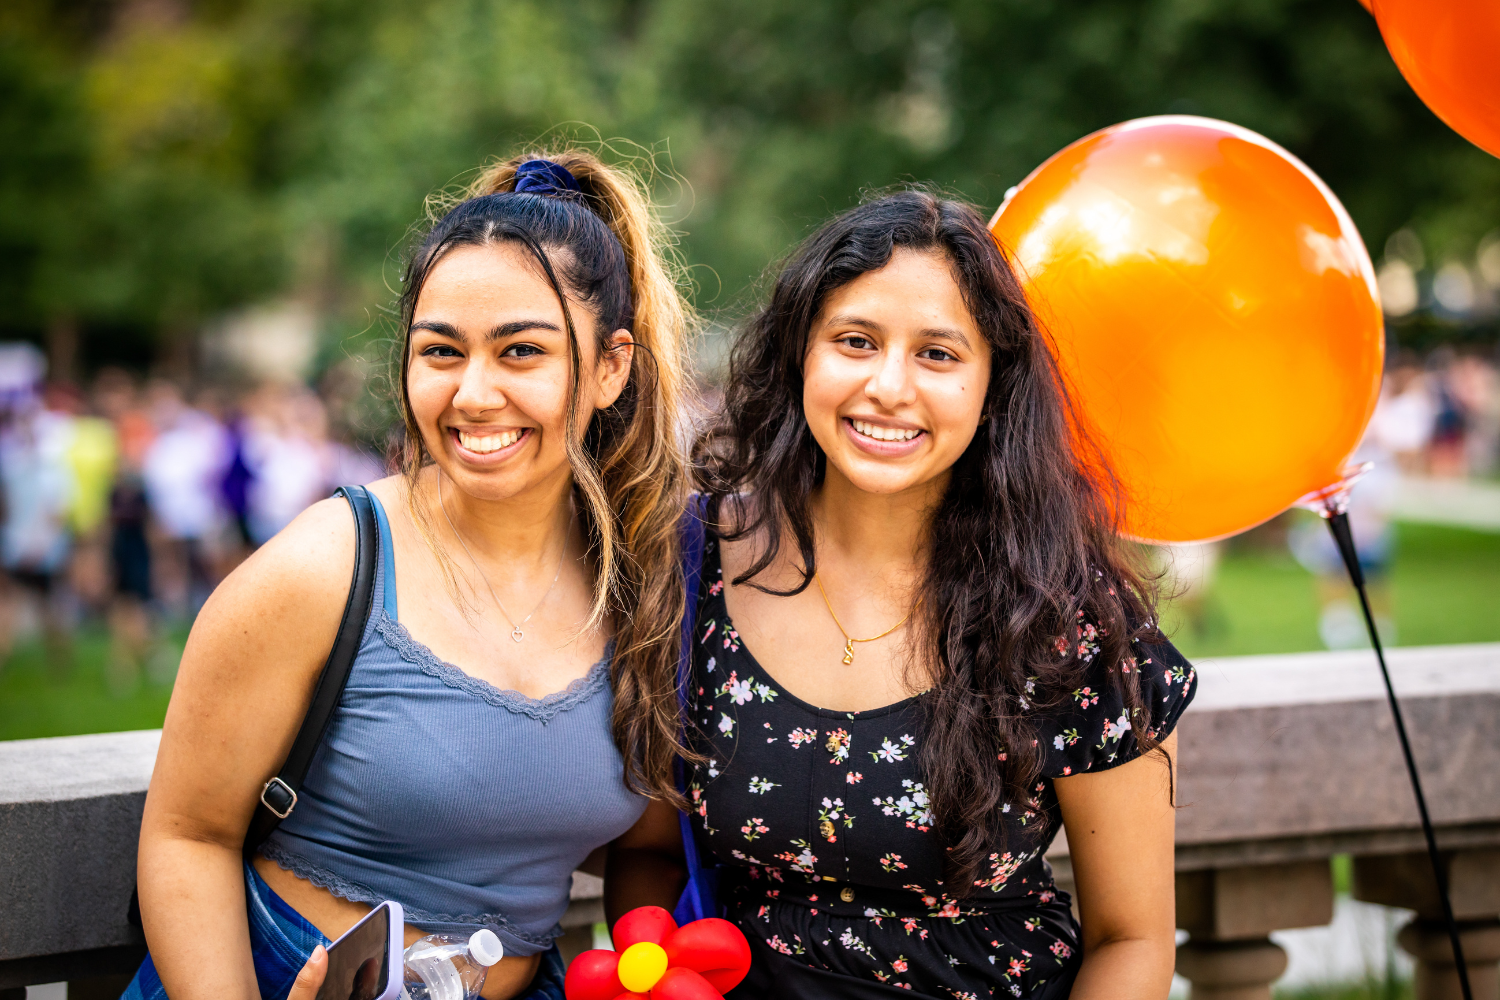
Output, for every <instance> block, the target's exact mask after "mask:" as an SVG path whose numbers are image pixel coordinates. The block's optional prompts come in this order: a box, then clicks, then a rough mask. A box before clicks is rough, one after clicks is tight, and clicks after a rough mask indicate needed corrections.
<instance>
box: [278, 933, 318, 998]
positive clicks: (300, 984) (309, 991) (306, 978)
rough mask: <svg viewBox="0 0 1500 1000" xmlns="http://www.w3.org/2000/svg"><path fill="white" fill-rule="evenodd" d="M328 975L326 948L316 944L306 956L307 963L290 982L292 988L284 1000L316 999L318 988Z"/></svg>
mask: <svg viewBox="0 0 1500 1000" xmlns="http://www.w3.org/2000/svg"><path fill="white" fill-rule="evenodd" d="M327 975H328V949H326V948H324V947H323V946H322V945H318V946H317V947H316V948H314V949H313V953H312V954H311V955H309V956H307V964H306V965H304V966H303V967H302V971H301V972H299V973H297V978H296V980H295V981H294V982H293V983H292V989H291V991H290V992H289V993H287V995H286V1000H316V998H317V995H318V989H319V988H320V987H321V986H322V985H323V979H324V978H325V977H326V976H327Z"/></svg>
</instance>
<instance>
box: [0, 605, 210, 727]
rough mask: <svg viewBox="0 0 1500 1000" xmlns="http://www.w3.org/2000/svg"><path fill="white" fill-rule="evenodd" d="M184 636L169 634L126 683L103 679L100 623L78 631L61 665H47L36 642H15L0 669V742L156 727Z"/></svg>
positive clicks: (105, 652)
mask: <svg viewBox="0 0 1500 1000" xmlns="http://www.w3.org/2000/svg"><path fill="white" fill-rule="evenodd" d="M184 638H186V634H185V633H181V632H180V631H179V634H176V635H172V636H169V637H168V639H167V640H166V641H165V642H163V644H162V648H161V649H160V651H159V652H158V654H157V660H156V664H155V667H154V669H152V670H151V671H147V672H143V676H141V677H140V678H138V679H136V680H135V681H134V682H133V683H127V684H121V683H119V682H116V683H115V684H111V683H110V682H109V681H108V679H107V677H106V670H105V665H106V662H107V660H108V658H109V635H108V633H107V632H106V631H105V630H104V628H103V627H102V626H99V625H87V626H85V627H84V628H82V629H80V630H79V632H78V634H77V635H76V636H75V637H74V640H73V663H72V665H71V666H69V667H67V668H65V669H64V668H58V667H56V666H54V665H50V664H48V663H47V659H46V654H45V653H44V651H43V648H42V645H41V643H40V642H37V641H32V642H26V643H23V644H21V645H20V646H18V647H17V648H16V650H15V652H14V653H13V654H11V657H10V658H9V659H8V660H7V661H6V662H5V665H4V667H3V668H0V740H23V739H30V738H32V737H37V736H72V735H75V734H78V733H110V732H118V731H121V730H126V729H156V728H158V727H160V726H161V720H162V718H163V717H164V716H165V715H166V713H167V699H168V698H170V697H171V695H172V686H171V677H172V674H173V673H175V669H176V668H175V655H176V654H177V652H178V651H180V650H181V648H182V641H183V639H184Z"/></svg>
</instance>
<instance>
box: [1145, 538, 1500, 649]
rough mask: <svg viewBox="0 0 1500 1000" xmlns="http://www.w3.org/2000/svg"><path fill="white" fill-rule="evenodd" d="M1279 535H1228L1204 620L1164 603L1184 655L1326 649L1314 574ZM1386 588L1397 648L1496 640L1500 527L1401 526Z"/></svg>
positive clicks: (1499, 618)
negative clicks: (1498, 530)
mask: <svg viewBox="0 0 1500 1000" xmlns="http://www.w3.org/2000/svg"><path fill="white" fill-rule="evenodd" d="M1277 537H1278V536H1277V535H1274V534H1271V535H1270V538H1271V539H1272V541H1267V539H1266V535H1265V534H1263V535H1261V536H1260V538H1259V539H1255V538H1247V540H1246V541H1245V542H1241V543H1239V544H1236V543H1234V542H1231V544H1230V546H1229V549H1228V551H1227V552H1226V554H1225V556H1224V558H1223V560H1222V561H1221V562H1220V564H1219V569H1218V574H1217V577H1216V579H1215V581H1214V585H1213V589H1212V591H1211V592H1210V593H1209V595H1208V597H1207V599H1206V600H1205V602H1204V610H1203V612H1202V615H1201V627H1199V628H1194V627H1192V626H1191V625H1188V624H1186V623H1185V622H1184V620H1183V615H1181V614H1180V613H1178V612H1177V611H1175V610H1174V609H1172V608H1170V607H1169V608H1168V609H1167V611H1166V612H1165V613H1164V615H1163V620H1164V621H1165V622H1166V625H1167V628H1168V630H1169V631H1170V632H1171V634H1172V637H1173V641H1174V642H1175V643H1176V644H1177V645H1178V646H1179V647H1180V648H1181V649H1182V651H1183V652H1184V653H1185V654H1186V655H1188V656H1189V657H1194V656H1234V655H1242V654H1250V653H1291V652H1299V651H1302V650H1311V649H1321V648H1323V644H1322V641H1321V640H1320V639H1319V637H1318V612H1319V603H1318V591H1317V581H1316V580H1315V578H1314V577H1313V576H1312V574H1310V573H1308V572H1307V571H1306V570H1304V569H1303V568H1302V567H1301V566H1299V565H1298V564H1297V562H1296V561H1295V560H1293V559H1292V557H1291V555H1290V554H1288V552H1287V550H1286V546H1285V545H1284V544H1279V543H1276V542H1275V541H1274V539H1276V538H1277ZM1389 586H1390V594H1391V601H1392V604H1393V607H1394V611H1395V620H1396V635H1397V639H1396V642H1397V645H1401V646H1427V645H1438V644H1442V643H1456V642H1497V641H1500V534H1486V533H1484V532H1478V531H1468V530H1465V529H1462V528H1449V527H1442V526H1438V525H1429V524H1401V525H1399V526H1398V529H1397V542H1396V555H1395V560H1394V562H1393V565H1392V569H1391V573H1390V582H1389ZM1352 594H1353V592H1352V590H1351V591H1350V599H1351V600H1352V599H1353V597H1352Z"/></svg>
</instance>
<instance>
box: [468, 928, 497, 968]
mask: <svg viewBox="0 0 1500 1000" xmlns="http://www.w3.org/2000/svg"><path fill="white" fill-rule="evenodd" d="M469 957H470V958H472V959H473V960H474V961H475V962H477V963H479V964H480V965H482V966H484V967H485V968H489V967H490V966H492V965H494V964H495V963H496V962H498V961H500V959H502V958H504V957H505V945H503V944H501V943H500V938H498V937H497V936H496V935H495V932H494V931H492V930H490V929H489V928H488V927H482V928H480V929H479V930H477V931H475V932H474V935H473V936H472V937H471V938H469Z"/></svg>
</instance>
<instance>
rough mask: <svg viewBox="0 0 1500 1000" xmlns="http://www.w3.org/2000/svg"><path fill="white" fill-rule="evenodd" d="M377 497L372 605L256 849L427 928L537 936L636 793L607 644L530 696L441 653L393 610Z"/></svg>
mask: <svg viewBox="0 0 1500 1000" xmlns="http://www.w3.org/2000/svg"><path fill="white" fill-rule="evenodd" d="M371 499H372V500H374V496H373V494H372V495H371ZM375 513H376V516H377V518H378V520H379V522H380V551H381V564H382V570H381V573H380V574H379V575H378V576H377V579H376V583H375V595H374V599H373V601H372V605H371V610H370V621H369V623H368V624H367V625H366V627H365V633H364V638H363V640H362V642H361V644H360V648H359V653H358V655H357V656H356V657H355V659H354V666H353V669H352V670H351V671H350V674H349V683H348V686H347V687H346V688H345V689H344V696H343V698H342V699H341V700H340V701H339V706H338V709H337V711H335V713H334V716H333V719H332V721H331V722H330V723H329V726H328V731H327V734H326V735H325V736H324V739H323V746H322V747H321V749H319V751H318V754H317V756H316V757H315V758H314V759H313V762H312V767H311V768H310V769H309V770H308V773H307V779H306V782H305V783H304V784H303V786H302V790H301V792H300V793H299V797H298V801H297V807H296V809H295V810H294V811H293V812H292V814H291V816H289V817H287V819H286V820H285V821H284V822H282V824H281V826H279V827H278V828H277V829H276V831H275V832H274V833H273V834H271V836H270V839H268V840H267V841H266V842H265V843H264V844H263V845H262V846H261V849H260V853H261V854H262V855H264V856H265V857H266V858H269V859H270V860H272V861H274V862H275V863H276V864H278V865H280V866H281V867H282V868H285V869H287V870H288V871H291V872H293V873H294V874H296V875H299V876H301V877H302V878H305V879H308V880H309V881H311V882H313V883H314V884H315V885H320V886H322V887H324V888H326V889H328V890H329V891H331V892H332V893H334V895H337V896H342V897H344V898H345V899H351V900H355V901H357V902H361V903H379V902H382V901H383V900H387V899H392V900H395V901H396V902H398V903H400V904H401V905H402V907H403V908H405V910H406V919H407V921H408V922H409V923H412V924H415V925H417V926H419V927H422V928H423V929H425V930H428V931H462V932H464V933H468V932H471V931H473V930H475V929H477V928H479V927H488V928H490V929H491V930H493V931H494V932H495V933H496V934H498V935H500V939H501V940H502V941H504V942H505V950H506V952H507V953H508V954H513V955H534V954H536V953H538V952H541V951H545V950H547V948H549V947H550V946H551V944H552V940H553V939H554V938H555V937H557V936H558V935H559V934H561V933H562V930H561V928H560V927H558V920H559V918H561V917H562V914H563V911H564V910H565V909H567V906H568V889H569V886H570V883H571V878H570V877H571V874H572V872H573V870H574V869H575V868H577V867H578V865H579V864H581V863H582V862H583V859H584V858H585V857H587V856H588V854H589V852H590V851H592V850H593V849H594V848H596V847H598V846H599V845H601V844H604V843H608V842H609V841H611V840H613V839H614V838H615V837H618V836H619V835H620V834H622V833H624V832H625V831H626V830H628V829H629V828H630V827H631V826H632V825H633V824H634V823H635V821H636V820H637V819H639V818H640V816H641V814H642V813H643V812H644V811H645V808H646V800H645V798H643V797H642V796H639V795H636V794H634V793H633V792H631V791H630V790H629V789H627V788H626V787H625V780H624V762H623V760H622V759H621V757H620V753H619V751H618V750H617V749H616V748H615V745H614V741H613V740H612V739H611V737H610V712H611V708H612V706H613V702H614V695H613V691H612V690H611V688H610V681H609V662H610V650H606V651H605V656H604V659H602V660H600V661H599V662H598V663H596V664H594V666H593V667H592V668H591V669H590V670H589V672H588V674H587V675H586V676H584V677H581V678H579V679H578V680H576V681H574V682H573V683H572V684H570V685H569V686H568V688H567V689H566V690H564V691H559V692H557V693H555V694H550V695H547V696H546V697H544V698H540V699H533V698H527V697H526V696H525V695H522V694H520V693H519V692H516V691H502V690H500V689H499V688H496V687H494V686H493V685H491V684H488V683H486V682H485V681H482V680H479V679H478V678H476V677H471V676H469V675H468V674H466V673H464V672H463V671H462V670H460V669H459V668H458V667H456V666H454V665H453V664H451V663H444V662H443V661H442V660H440V659H438V657H437V656H436V655H435V654H434V653H433V652H432V650H430V649H428V648H427V647H426V646H424V645H423V644H422V643H420V642H418V641H417V640H416V639H414V638H413V637H412V636H411V634H410V633H408V632H407V631H406V628H405V627H404V626H403V625H402V624H401V622H400V620H399V619H398V618H397V617H396V565H395V556H394V553H393V551H392V548H391V530H390V523H389V522H388V521H387V520H386V515H385V510H384V509H383V508H382V507H381V505H380V501H379V500H375Z"/></svg>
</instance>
